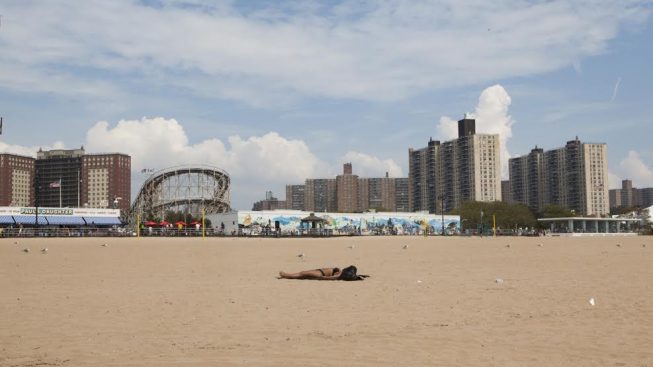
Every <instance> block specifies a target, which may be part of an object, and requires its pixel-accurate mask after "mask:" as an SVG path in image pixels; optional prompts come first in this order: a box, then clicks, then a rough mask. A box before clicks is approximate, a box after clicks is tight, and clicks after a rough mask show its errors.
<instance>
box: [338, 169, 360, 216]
mask: <svg viewBox="0 0 653 367" xmlns="http://www.w3.org/2000/svg"><path fill="white" fill-rule="evenodd" d="M352 172H353V170H352V166H351V163H345V164H344V166H343V173H342V174H341V175H338V176H336V198H337V203H338V204H337V211H338V212H340V213H354V212H356V211H357V210H358V205H359V202H358V176H357V175H354V174H353V173H352Z"/></svg>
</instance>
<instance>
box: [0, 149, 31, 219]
mask: <svg viewBox="0 0 653 367" xmlns="http://www.w3.org/2000/svg"><path fill="white" fill-rule="evenodd" d="M31 205H34V158H32V157H24V156H20V155H15V154H7V153H2V154H0V206H31Z"/></svg>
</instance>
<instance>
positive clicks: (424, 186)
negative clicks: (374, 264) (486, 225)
mask: <svg viewBox="0 0 653 367" xmlns="http://www.w3.org/2000/svg"><path fill="white" fill-rule="evenodd" d="M458 134H459V136H458V139H454V140H451V141H447V142H444V143H440V142H439V141H433V140H430V141H429V144H428V146H427V147H426V148H422V149H419V150H413V149H409V151H408V161H409V163H408V167H409V176H408V177H409V180H410V183H409V185H410V209H411V211H420V210H428V211H429V212H431V213H437V212H439V211H440V210H441V206H442V204H444V210H445V211H449V210H452V209H455V208H459V207H460V206H461V205H462V204H463V203H464V202H466V201H500V200H501V165H500V155H499V154H500V153H499V136H498V135H495V134H492V135H489V134H476V131H475V120H474V119H472V118H470V117H469V116H468V115H466V116H465V118H464V119H462V120H460V121H458Z"/></svg>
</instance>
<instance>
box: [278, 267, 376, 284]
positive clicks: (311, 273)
mask: <svg viewBox="0 0 653 367" xmlns="http://www.w3.org/2000/svg"><path fill="white" fill-rule="evenodd" d="M356 271H357V269H356V267H355V266H353V265H351V266H348V267H346V268H344V269H342V270H340V269H339V268H322V269H314V270H304V271H300V272H299V273H286V272H284V271H280V272H279V279H313V280H363V279H364V278H367V277H368V276H367V275H358V274H356Z"/></svg>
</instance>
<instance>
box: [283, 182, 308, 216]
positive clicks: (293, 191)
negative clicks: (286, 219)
mask: <svg viewBox="0 0 653 367" xmlns="http://www.w3.org/2000/svg"><path fill="white" fill-rule="evenodd" d="M305 188H306V186H304V185H286V209H291V210H302V209H304V190H305Z"/></svg>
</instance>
